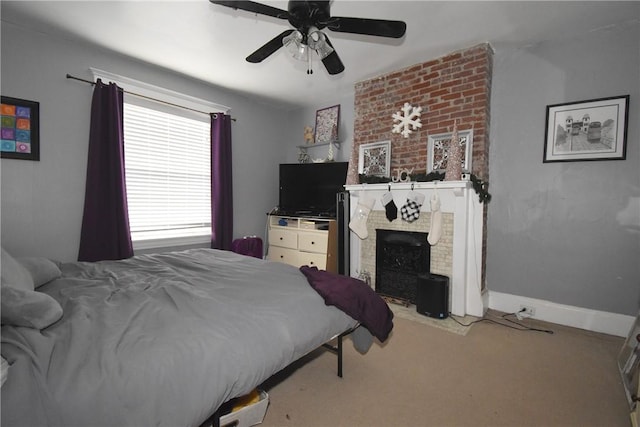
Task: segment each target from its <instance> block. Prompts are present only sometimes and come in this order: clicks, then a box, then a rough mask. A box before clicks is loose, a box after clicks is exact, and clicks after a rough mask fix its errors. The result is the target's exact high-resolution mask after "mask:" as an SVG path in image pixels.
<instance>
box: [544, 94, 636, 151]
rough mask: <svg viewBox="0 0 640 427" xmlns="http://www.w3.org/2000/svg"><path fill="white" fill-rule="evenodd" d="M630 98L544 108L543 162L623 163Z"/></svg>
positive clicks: (603, 99)
mask: <svg viewBox="0 0 640 427" xmlns="http://www.w3.org/2000/svg"><path fill="white" fill-rule="evenodd" d="M628 119H629V95H622V96H613V97H608V98H598V99H589V100H585V101H577V102H567V103H563V104H555V105H548V106H547V115H546V130H545V138H544V156H543V163H550V162H574V161H588V160H625V159H626V155H627V154H626V153H627V122H628Z"/></svg>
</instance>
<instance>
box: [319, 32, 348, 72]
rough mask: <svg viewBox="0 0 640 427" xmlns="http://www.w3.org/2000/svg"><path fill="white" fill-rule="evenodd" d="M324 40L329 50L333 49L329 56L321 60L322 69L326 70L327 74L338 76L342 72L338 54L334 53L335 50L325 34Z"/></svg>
mask: <svg viewBox="0 0 640 427" xmlns="http://www.w3.org/2000/svg"><path fill="white" fill-rule="evenodd" d="M325 38H326V41H327V44H328V45H329V46H331V48H332V49H333V52H331V53H330V54H329V55H327V56H326V57H325V58H323V59H322V63H323V64H324V68H326V69H327V71H328V72H329V74H340V73H341V72H343V71H344V65H343V64H342V61H341V60H340V57H339V56H338V52H336V49H335V48H334V47H333V45H332V44H331V42H330V41H329V37H327V35H326V34H325Z"/></svg>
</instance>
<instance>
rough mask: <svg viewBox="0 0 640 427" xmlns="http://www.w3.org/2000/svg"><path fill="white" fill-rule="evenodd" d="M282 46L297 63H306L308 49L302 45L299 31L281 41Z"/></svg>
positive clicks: (302, 38) (302, 40)
mask: <svg viewBox="0 0 640 427" xmlns="http://www.w3.org/2000/svg"><path fill="white" fill-rule="evenodd" d="M282 45H283V46H284V47H285V48H286V49H287V51H288V52H289V54H290V55H291V56H293V57H294V58H295V59H297V60H299V61H306V60H307V56H308V50H309V47H308V46H307V45H306V44H304V37H303V35H302V33H301V32H300V31H294V32H292V33H291V34H289V35H288V36H286V37H284V38H283V39H282Z"/></svg>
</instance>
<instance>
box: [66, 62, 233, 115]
mask: <svg viewBox="0 0 640 427" xmlns="http://www.w3.org/2000/svg"><path fill="white" fill-rule="evenodd" d="M67 78H68V79H73V80H78V81H81V82H85V83H89V84H90V85H92V86H95V84H96V83H95V82H92V81H91V80H85V79H81V78H80V77H75V76H72V75H71V74H68V73H67ZM122 92H124V93H128V94H129V95H133V96H137V97H139V98H145V99H148V100H151V101H155V102H160V103H162V104H166V105H171V106H172V107H178V108H182V109H184V110H190V111H194V112H196V113H200V114H206V115H207V116H209V115H212V114H213V115H215V114H217V113H206V112H204V111H200V110H196V109H195V108H190V107H185V106H184V105H178V104H174V103H172V102H167V101H163V100H161V99H157V98H152V97H150V96H146V95H141V94H139V93H135V92H130V91H126V90H124V89H122ZM231 120H233V121H234V122H235V121H236V119H234V118H233V117H232V118H231Z"/></svg>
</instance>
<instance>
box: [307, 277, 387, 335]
mask: <svg viewBox="0 0 640 427" xmlns="http://www.w3.org/2000/svg"><path fill="white" fill-rule="evenodd" d="M300 271H301V272H302V273H303V274H304V275H305V276H306V277H307V280H308V281H309V284H310V285H311V287H312V288H313V289H315V290H316V292H318V293H319V294H320V295H321V296H322V298H324V302H325V304H326V305H333V306H336V307H337V308H339V309H340V310H342V311H344V312H345V313H347V314H348V315H349V316H351V317H353V318H354V319H355V320H357V321H359V322H360V323H361V324H362V325H363V326H364V327H366V328H367V329H368V330H369V332H371V333H372V334H373V336H375V337H376V338H378V339H379V340H380V341H383V342H384V341H385V340H386V339H387V338H388V337H389V333H390V332H391V330H392V329H393V312H392V311H391V309H390V308H389V306H388V305H387V303H386V302H385V301H384V300H383V299H382V298H381V297H380V296H379V295H378V294H376V293H375V291H374V290H373V289H371V287H369V286H368V285H367V284H366V283H364V282H363V281H362V280H358V279H355V278H353V277H348V276H342V275H339V274H336V273H331V272H328V271H325V270H318V268H317V267H309V266H306V265H303V266H302V267H300Z"/></svg>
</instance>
